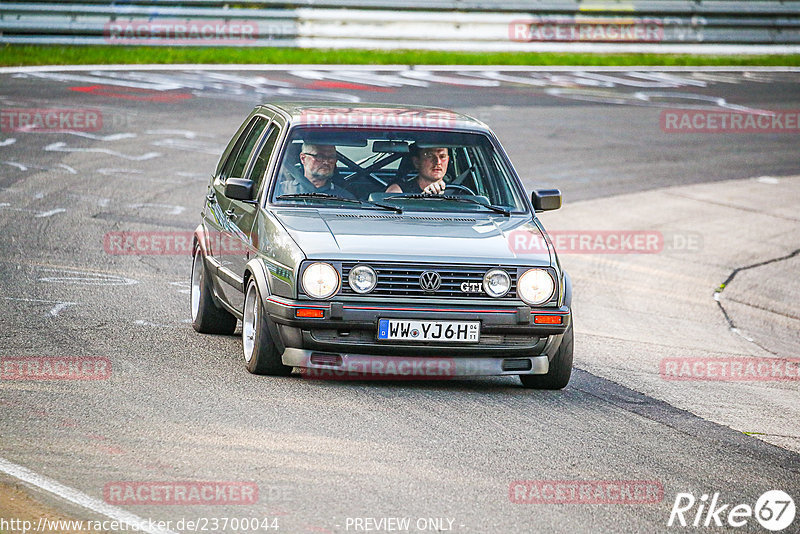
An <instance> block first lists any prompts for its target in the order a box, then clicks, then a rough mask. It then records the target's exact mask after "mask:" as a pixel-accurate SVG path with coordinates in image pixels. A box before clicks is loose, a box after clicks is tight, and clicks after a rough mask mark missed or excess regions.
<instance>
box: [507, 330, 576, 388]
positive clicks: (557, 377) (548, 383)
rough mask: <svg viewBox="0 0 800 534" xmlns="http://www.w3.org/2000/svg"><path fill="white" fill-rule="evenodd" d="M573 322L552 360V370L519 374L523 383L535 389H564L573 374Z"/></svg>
mask: <svg viewBox="0 0 800 534" xmlns="http://www.w3.org/2000/svg"><path fill="white" fill-rule="evenodd" d="M573 340H574V337H573V334H572V323H570V325H569V328H568V329H567V331H566V332H564V337H563V338H561V345H560V346H559V347H558V352H556V355H555V356H553V359H552V360H550V370H549V371H548V372H547V374H546V375H519V379H520V380H521V381H522V385H523V386H525V387H526V388H534V389H563V388H565V387H566V386H567V384H568V383H569V378H570V376H572V347H573Z"/></svg>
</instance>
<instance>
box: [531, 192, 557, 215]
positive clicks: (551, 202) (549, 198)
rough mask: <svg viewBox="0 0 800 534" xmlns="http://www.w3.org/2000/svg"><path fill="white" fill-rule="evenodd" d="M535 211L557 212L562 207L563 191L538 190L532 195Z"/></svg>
mask: <svg viewBox="0 0 800 534" xmlns="http://www.w3.org/2000/svg"><path fill="white" fill-rule="evenodd" d="M531 202H533V209H534V210H536V211H537V212H538V211H550V210H557V209H558V208H560V207H561V191H560V190H558V189H536V190H534V191H533V192H532V193H531Z"/></svg>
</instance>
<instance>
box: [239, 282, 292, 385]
mask: <svg viewBox="0 0 800 534" xmlns="http://www.w3.org/2000/svg"><path fill="white" fill-rule="evenodd" d="M243 315H244V318H243V320H242V352H243V354H244V363H245V366H246V367H247V370H248V371H250V372H251V373H253V374H254V375H272V376H288V375H289V374H291V372H292V368H291V367H290V366H288V365H283V362H282V361H281V354H280V352H279V351H278V347H276V346H275V342H274V341H273V340H272V334H271V333H270V329H269V324H268V323H267V321H269V319H268V318H267V314H266V313H265V311H264V303H263V301H262V300H261V292H260V291H259V290H258V284H256V281H255V279H253V278H251V279H250V280H249V281H248V282H247V291H245V296H244V310H243Z"/></svg>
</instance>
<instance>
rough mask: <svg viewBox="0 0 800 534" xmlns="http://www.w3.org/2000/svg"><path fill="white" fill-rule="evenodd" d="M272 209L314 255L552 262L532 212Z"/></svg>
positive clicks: (393, 258) (311, 254) (301, 243)
mask: <svg viewBox="0 0 800 534" xmlns="http://www.w3.org/2000/svg"><path fill="white" fill-rule="evenodd" d="M274 213H275V216H276V217H277V219H278V220H279V221H280V222H281V224H282V225H283V226H284V228H286V231H287V232H288V233H289V235H290V236H291V237H292V239H294V241H295V242H296V243H297V244H298V245H299V246H300V248H301V249H302V251H303V252H304V254H305V255H306V257H308V258H310V259H328V260H344V259H350V260H373V261H375V260H384V261H421V262H425V261H440V262H441V261H450V262H454V263H493V264H499V263H504V262H505V263H513V264H516V265H540V266H544V265H550V264H551V263H550V251H549V249H548V247H547V245H546V244H545V243H544V236H543V235H542V232H541V230H539V228H538V226H536V224H534V223H533V221H532V220H531V217H530V215H522V214H521V215H512V216H511V217H504V216H503V215H499V214H497V215H495V214H485V213H480V214H477V213H472V212H470V213H459V214H451V213H447V214H442V213H408V212H407V213H404V214H393V213H388V212H380V211H365V210H359V211H354V210H317V209H313V208H287V209H281V210H276V211H275V212H274ZM520 244H524V246H520Z"/></svg>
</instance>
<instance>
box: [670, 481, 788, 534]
mask: <svg viewBox="0 0 800 534" xmlns="http://www.w3.org/2000/svg"><path fill="white" fill-rule="evenodd" d="M795 513H796V509H795V505H794V499H792V497H791V496H790V495H789V494H788V493H786V492H785V491H781V490H770V491H767V492H765V493H764V494H763V495H761V497H759V498H758V500H756V504H755V506H750V505H749V504H737V505H733V504H729V503H724V502H723V501H720V494H719V492H715V493H714V494H713V495H711V496H710V497H709V495H708V494H706V493H704V494H703V495H701V496H700V498H699V499H697V498H695V496H694V495H692V494H691V493H678V494H677V495H676V496H675V503H674V504H673V505H672V511H671V512H670V514H669V521H667V526H668V527H672V526H677V527H695V528H698V527H700V528H703V527H708V528H715V527H726V528H730V527H733V528H739V527H744V526H746V525H749V524H750V522H751V519H753V518H755V519H756V521H758V523H759V524H761V526H762V527H764V528H765V529H767V530H770V531H772V532H780V531H782V530H786V529H787V528H788V527H789V526H790V525H792V523H794V518H795ZM790 532H797V530H791V531H790Z"/></svg>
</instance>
